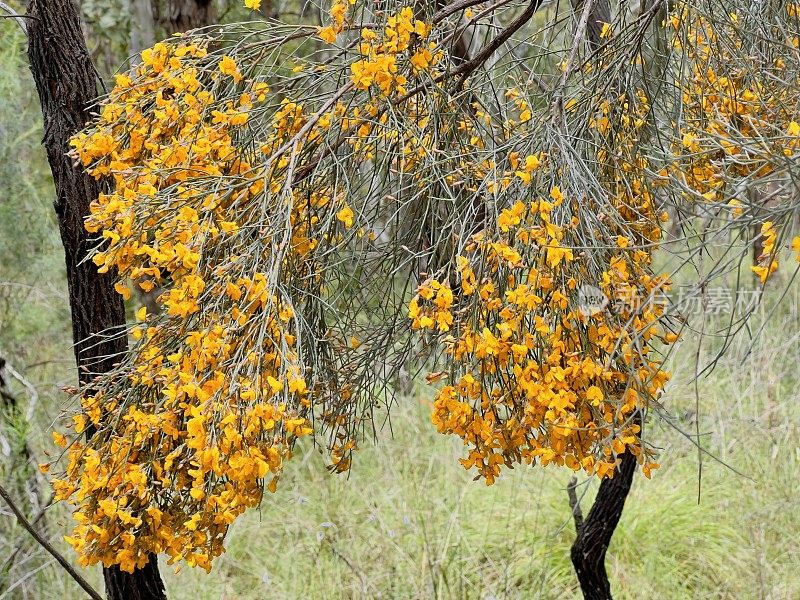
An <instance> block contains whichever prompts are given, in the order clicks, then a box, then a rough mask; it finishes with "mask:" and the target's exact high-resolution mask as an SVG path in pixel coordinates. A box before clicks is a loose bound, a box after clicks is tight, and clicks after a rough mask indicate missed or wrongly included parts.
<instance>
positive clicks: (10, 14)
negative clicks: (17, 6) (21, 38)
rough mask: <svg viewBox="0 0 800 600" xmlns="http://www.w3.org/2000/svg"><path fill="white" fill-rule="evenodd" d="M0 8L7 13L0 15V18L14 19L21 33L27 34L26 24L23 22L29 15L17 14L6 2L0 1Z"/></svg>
mask: <svg viewBox="0 0 800 600" xmlns="http://www.w3.org/2000/svg"><path fill="white" fill-rule="evenodd" d="M0 10H2V11H3V12H5V13H8V17H0V18H4V19H6V18H10V19H14V20H15V21H16V22H17V25H19V28H20V29H22V33H24V34H25V35H28V26H27V25H26V24H25V19H29V18H31V17H28V16H26V15H20V14H17V13H16V12H14V10H12V8H11V7H10V6H9V5H8V4H6V3H5V2H2V1H0Z"/></svg>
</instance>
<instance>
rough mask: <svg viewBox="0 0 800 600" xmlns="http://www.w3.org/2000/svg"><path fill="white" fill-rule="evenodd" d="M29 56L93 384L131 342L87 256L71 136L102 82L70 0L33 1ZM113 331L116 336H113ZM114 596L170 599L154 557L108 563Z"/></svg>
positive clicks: (86, 377)
mask: <svg viewBox="0 0 800 600" xmlns="http://www.w3.org/2000/svg"><path fill="white" fill-rule="evenodd" d="M28 15H29V16H30V17H32V19H31V22H30V24H29V27H28V57H29V60H30V66H31V71H32V73H33V79H34V82H35V83H36V89H37V92H38V94H39V100H40V102H41V107H42V115H43V117H44V140H43V143H44V146H45V149H46V151H47V159H48V162H49V163H50V170H51V171H52V174H53V179H54V181H55V187H56V200H55V203H54V207H55V211H56V215H57V218H58V224H59V230H60V233H61V241H62V244H63V246H64V256H65V260H66V272H67V286H68V290H69V300H70V310H71V316H72V335H73V340H74V352H75V359H76V363H77V366H78V379H79V381H80V383H81V384H83V385H87V384H90V383H91V382H92V380H93V378H94V376H95V374H97V373H103V372H107V371H108V370H110V369H111V368H112V367H113V366H114V364H115V363H116V362H117V360H118V357H119V356H120V354H121V353H123V352H125V350H126V348H127V339H126V337H125V336H124V335H120V332H121V331H122V330H123V329H124V326H125V308H124V305H123V302H122V298H121V297H120V296H119V294H117V293H116V291H115V290H114V278H115V273H109V274H106V275H101V274H99V273H98V272H97V268H96V267H95V265H94V264H93V263H92V262H91V261H88V260H86V258H87V256H88V254H89V251H90V249H91V247H92V245H93V243H92V241H91V240H90V239H89V237H88V233H87V232H86V230H85V228H84V218H85V217H86V216H87V215H88V214H89V205H90V204H91V203H92V202H93V201H95V200H96V199H97V197H98V194H99V193H100V190H101V184H100V182H98V181H96V180H95V179H94V178H92V177H91V176H89V175H87V174H84V173H83V172H81V170H80V169H77V168H76V167H75V166H74V165H73V164H72V161H71V160H70V159H69V157H68V156H67V151H68V149H69V140H70V138H71V137H72V136H73V135H75V134H76V133H77V132H78V131H80V130H81V129H82V128H83V127H84V126H85V124H86V123H87V122H88V120H89V116H90V115H89V106H90V105H91V103H92V102H94V100H95V98H96V95H97V87H96V84H97V80H96V75H95V69H94V65H93V64H92V61H91V58H90V56H89V52H88V50H87V48H86V42H85V40H84V38H83V33H82V31H81V27H80V18H79V16H78V13H77V10H76V8H75V5H74V4H73V3H72V1H71V0H31V2H30V3H29V5H28ZM109 332H113V333H116V335H114V334H112V335H109ZM104 574H105V580H106V585H107V594H108V596H109V598H111V599H112V600H117V599H119V600H122V599H123V598H124V599H126V600H127V599H139V600H160V599H162V598H165V595H164V586H163V583H161V578H160V576H159V574H158V568H157V566H156V562H155V557H152V559H151V561H150V564H149V565H147V566H146V567H145V568H144V569H141V570H136V571H134V572H133V573H124V572H121V571H119V568H118V567H115V568H112V569H105V570H104Z"/></svg>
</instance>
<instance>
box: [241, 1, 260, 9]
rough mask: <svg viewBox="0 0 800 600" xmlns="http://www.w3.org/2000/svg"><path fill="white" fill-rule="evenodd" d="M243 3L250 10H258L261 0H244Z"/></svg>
mask: <svg viewBox="0 0 800 600" xmlns="http://www.w3.org/2000/svg"><path fill="white" fill-rule="evenodd" d="M244 5H245V6H246V7H247V8H249V9H250V10H258V9H259V8H261V0H244Z"/></svg>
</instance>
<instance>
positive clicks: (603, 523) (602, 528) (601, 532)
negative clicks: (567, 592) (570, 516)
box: [570, 452, 636, 600]
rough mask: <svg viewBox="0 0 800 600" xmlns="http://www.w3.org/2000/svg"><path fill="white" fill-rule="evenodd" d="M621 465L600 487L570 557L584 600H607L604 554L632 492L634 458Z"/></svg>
mask: <svg viewBox="0 0 800 600" xmlns="http://www.w3.org/2000/svg"><path fill="white" fill-rule="evenodd" d="M620 458H621V461H622V462H621V463H620V465H619V466H618V468H617V472H616V473H615V474H614V477H613V478H612V479H604V480H603V481H602V483H601V484H600V490H599V491H598V492H597V497H596V498H595V501H594V504H593V505H592V509H591V510H590V511H589V514H588V515H587V516H586V518H585V519H584V520H583V523H582V524H581V525H580V527H579V528H578V534H577V536H576V537H575V542H574V543H573V544H572V551H571V552H570V556H571V558H572V565H573V566H574V567H575V574H576V575H577V576H578V582H579V583H580V586H581V591H582V592H583V597H584V598H585V599H586V600H610V599H611V585H610V583H609V581H608V575H607V574H606V565H605V561H606V551H607V550H608V545H609V544H610V543H611V536H613V535H614V530H615V529H616V528H617V524H618V523H619V519H620V517H621V516H622V509H623V507H624V506H625V499H626V498H627V497H628V493H629V492H630V491H631V482H632V481H633V474H634V473H635V472H636V457H635V456H634V455H633V454H630V453H629V452H625V453H624V454H622V455H621V456H620Z"/></svg>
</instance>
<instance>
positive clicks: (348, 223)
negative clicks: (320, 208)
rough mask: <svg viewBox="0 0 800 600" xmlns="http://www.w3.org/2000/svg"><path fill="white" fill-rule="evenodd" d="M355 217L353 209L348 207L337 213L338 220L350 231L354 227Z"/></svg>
mask: <svg viewBox="0 0 800 600" xmlns="http://www.w3.org/2000/svg"><path fill="white" fill-rule="evenodd" d="M353 216H354V215H353V209H352V208H350V207H349V206H346V205H345V207H344V208H342V209H341V210H340V211H339V212H337V213H336V218H337V219H339V221H341V222H342V223H344V226H345V227H347V228H348V229H349V228H350V227H352V226H353Z"/></svg>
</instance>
